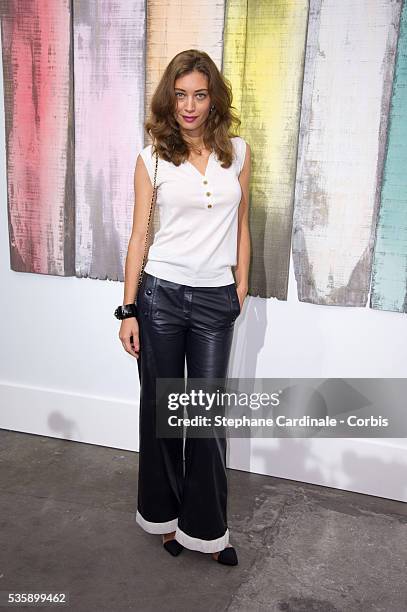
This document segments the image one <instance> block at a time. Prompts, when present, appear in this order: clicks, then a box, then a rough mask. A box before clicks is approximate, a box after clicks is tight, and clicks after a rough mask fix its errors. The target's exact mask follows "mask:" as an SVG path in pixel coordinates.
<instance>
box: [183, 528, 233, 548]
mask: <svg viewBox="0 0 407 612" xmlns="http://www.w3.org/2000/svg"><path fill="white" fill-rule="evenodd" d="M175 539H176V540H177V542H179V543H180V544H182V545H183V546H185V548H189V549H190V550H199V552H204V553H212V552H219V551H221V550H223V549H224V548H226V546H227V545H228V544H229V529H226V531H225V533H224V534H223V536H221V537H220V538H217V539H216V540H200V539H199V538H193V537H192V536H189V535H187V534H186V533H184V531H182V530H181V529H180V528H179V527H178V526H177V529H176V531H175Z"/></svg>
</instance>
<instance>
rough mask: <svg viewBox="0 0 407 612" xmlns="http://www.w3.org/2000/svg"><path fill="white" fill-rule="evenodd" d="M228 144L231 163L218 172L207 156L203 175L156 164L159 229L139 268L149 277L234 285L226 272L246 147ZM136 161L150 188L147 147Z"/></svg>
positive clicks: (233, 258)
mask: <svg viewBox="0 0 407 612" xmlns="http://www.w3.org/2000/svg"><path fill="white" fill-rule="evenodd" d="M231 140H232V144H233V148H234V161H233V163H232V165H231V166H230V168H222V166H221V165H220V162H219V160H218V158H217V156H216V154H215V152H212V153H211V154H210V157H209V160H208V165H207V168H206V172H205V175H203V174H201V173H200V172H199V170H197V168H195V166H193V165H192V164H191V163H190V162H189V161H185V162H183V163H181V164H180V165H179V166H178V167H177V166H176V165H175V164H173V163H172V162H167V161H165V160H163V159H161V158H160V159H159V160H158V169H157V183H156V184H157V200H156V206H157V209H158V210H157V213H158V215H159V229H158V230H157V232H156V234H155V236H154V241H153V243H152V244H151V246H150V248H149V251H148V256H147V263H146V265H145V268H144V270H145V271H146V272H148V273H149V274H152V275H154V276H157V277H158V278H162V279H164V280H169V281H172V282H174V283H181V284H183V285H189V286H192V287H218V286H221V285H229V284H230V283H233V282H234V277H233V273H232V269H231V266H235V265H236V264H237V227H238V207H239V203H240V200H241V197H242V190H241V187H240V183H239V179H238V176H239V173H240V171H241V169H242V167H243V163H244V159H245V155H246V141H245V140H244V139H243V138H241V137H240V136H235V137H233V138H231ZM140 155H141V157H142V159H143V161H144V164H145V166H146V168H147V171H148V174H149V176H150V179H151V183H153V180H154V170H155V157H153V156H152V145H151V144H150V145H148V146H146V147H145V148H144V149H143V150H142V151H141V152H140Z"/></svg>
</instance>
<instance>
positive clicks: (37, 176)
mask: <svg viewBox="0 0 407 612" xmlns="http://www.w3.org/2000/svg"><path fill="white" fill-rule="evenodd" d="M0 6H1V36H2V60H3V80H4V108H5V129H6V134H5V135H6V163H7V197H8V201H7V205H8V219H9V245H10V267H11V269H12V270H14V271H16V272H32V273H35V274H51V275H61V276H72V275H75V276H78V277H89V278H95V279H101V280H106V279H108V280H115V281H117V280H119V281H122V280H123V279H124V263H125V256H126V252H127V246H128V240H129V237H130V232H131V225H132V217H133V207H134V186H133V177H134V167H135V162H136V158H137V155H138V153H139V152H140V150H141V149H142V148H143V147H144V146H145V145H146V144H149V141H148V137H147V135H146V134H145V132H144V127H143V124H144V121H145V119H146V115H147V112H148V107H149V103H150V100H151V97H152V95H153V92H154V89H155V87H156V85H157V83H158V80H159V78H160V75H161V74H162V72H163V70H164V68H165V67H166V65H167V64H168V62H169V61H170V59H171V58H172V57H173V56H174V55H175V54H176V53H178V52H180V51H183V50H185V49H188V48H195V49H201V50H203V51H206V52H207V53H208V54H209V55H210V56H211V58H212V59H213V60H214V62H215V63H216V65H217V66H218V67H219V69H220V70H221V71H222V72H223V74H224V76H225V77H226V78H227V79H228V81H230V83H231V85H232V88H233V106H234V108H235V109H236V111H237V114H238V115H239V116H240V118H241V126H240V135H241V136H243V138H245V139H246V140H247V142H249V144H250V146H251V150H252V175H251V183H250V231H251V239H252V260H251V267H250V277H249V294H250V295H253V296H260V297H275V298H277V299H279V300H286V299H287V288H288V280H289V263H290V252H291V250H292V256H293V263H294V273H295V279H296V282H297V291H298V299H299V300H300V301H304V302H309V303H314V304H323V305H339V306H353V307H355V306H359V307H364V306H366V305H367V304H368V305H369V306H370V307H371V308H377V309H382V310H391V311H395V312H407V297H406V296H407V289H406V287H407V246H406V245H407V212H406V211H407V202H406V200H407V185H406V178H405V172H404V171H403V170H404V166H405V157H406V142H407V138H406V136H407V117H406V108H407V100H406V96H407V93H406V92H407V85H406V66H405V62H406V56H407V52H406V44H407V43H406V36H407V25H406V21H407V16H406V12H407V3H406V2H403V0H340V1H339V0H275V1H273V2H269V0H258V1H256V2H255V1H254V0H249V1H247V0H222V1H220V0H217V1H216V2H210V3H206V4H204V5H203V4H202V2H201V1H200V0H192V2H186V0H180V1H179V2H177V3H171V2H167V1H164V0H147V2H145V1H144V0H129V1H128V2H127V1H126V2H121V1H120V0H104V1H103V2H100V1H99V0H58V1H55V0H30V1H27V0H2V3H1V4H0ZM197 15H199V19H198V20H197ZM181 31H182V36H180V35H179V33H180V32H181ZM156 226H157V215H155V219H154V220H153V228H154V227H156ZM153 231H154V230H153ZM369 292H370V302H369ZM368 302H369V303H368Z"/></svg>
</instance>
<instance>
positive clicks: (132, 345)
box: [119, 317, 140, 359]
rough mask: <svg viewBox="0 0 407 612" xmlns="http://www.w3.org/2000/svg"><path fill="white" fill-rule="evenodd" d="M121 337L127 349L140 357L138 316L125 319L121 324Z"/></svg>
mask: <svg viewBox="0 0 407 612" xmlns="http://www.w3.org/2000/svg"><path fill="white" fill-rule="evenodd" d="M119 338H120V340H121V343H122V345H123V348H124V350H125V351H127V352H128V353H130V355H133V357H136V359H138V357H139V352H140V339H139V329H138V321H137V319H136V317H128V318H127V319H123V320H122V322H121V325H120V330H119Z"/></svg>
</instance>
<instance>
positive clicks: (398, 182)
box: [370, 2, 407, 312]
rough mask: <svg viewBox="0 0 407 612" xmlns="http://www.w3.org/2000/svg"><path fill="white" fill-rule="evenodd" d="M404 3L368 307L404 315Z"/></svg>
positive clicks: (406, 108) (406, 261)
mask: <svg viewBox="0 0 407 612" xmlns="http://www.w3.org/2000/svg"><path fill="white" fill-rule="evenodd" d="M406 168H407V3H406V2H405V3H404V8H403V12H402V18H401V24H400V33H399V40H398V49H397V61H396V69H395V74H394V81H393V95H392V100H391V109H390V127H389V134H388V144H387V155H386V161H385V166H384V175H383V186H382V194H381V202H382V203H381V208H380V215H379V223H378V226H377V232H376V246H375V254H374V262H373V275H372V292H371V295H370V306H371V308H377V309H379V310H393V311H396V312H407V173H406Z"/></svg>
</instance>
